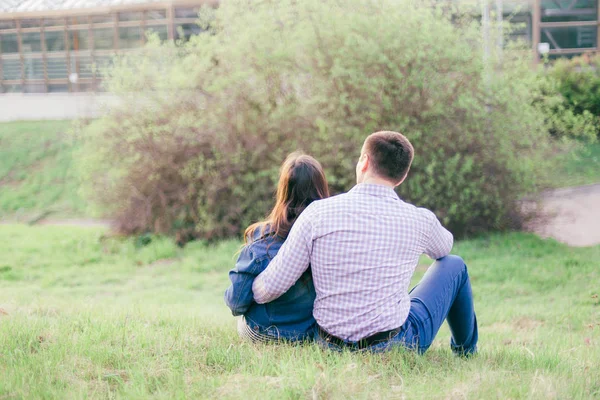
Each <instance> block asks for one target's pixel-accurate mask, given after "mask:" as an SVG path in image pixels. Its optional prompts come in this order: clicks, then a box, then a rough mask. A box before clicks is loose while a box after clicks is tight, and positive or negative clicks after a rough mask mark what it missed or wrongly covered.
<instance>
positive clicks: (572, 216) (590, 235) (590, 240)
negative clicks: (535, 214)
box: [529, 184, 600, 247]
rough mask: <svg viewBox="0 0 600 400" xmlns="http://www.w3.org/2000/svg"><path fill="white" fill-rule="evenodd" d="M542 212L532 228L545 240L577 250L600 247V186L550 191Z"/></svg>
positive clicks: (543, 202) (544, 198)
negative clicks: (550, 238)
mask: <svg viewBox="0 0 600 400" xmlns="http://www.w3.org/2000/svg"><path fill="white" fill-rule="evenodd" d="M542 212H543V214H545V216H544V217H543V218H542V219H540V220H538V221H535V222H533V223H532V224H530V226H529V230H531V231H532V232H534V233H536V234H538V235H540V236H541V237H552V238H554V239H556V240H558V241H560V242H563V243H566V244H568V245H570V246H576V247H583V246H593V245H597V244H600V184H595V185H588V186H580V187H574V188H566V189H558V190H553V191H549V192H547V193H546V194H544V196H543V199H542Z"/></svg>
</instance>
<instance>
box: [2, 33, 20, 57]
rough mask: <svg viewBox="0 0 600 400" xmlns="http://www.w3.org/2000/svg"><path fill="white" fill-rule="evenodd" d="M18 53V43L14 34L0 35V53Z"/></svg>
mask: <svg viewBox="0 0 600 400" xmlns="http://www.w3.org/2000/svg"><path fill="white" fill-rule="evenodd" d="M18 52H19V42H18V39H17V34H16V33H9V34H2V35H0V53H4V54H10V53H18Z"/></svg>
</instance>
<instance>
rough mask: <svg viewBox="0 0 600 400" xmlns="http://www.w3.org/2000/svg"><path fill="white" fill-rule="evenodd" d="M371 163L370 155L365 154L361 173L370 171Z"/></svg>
mask: <svg viewBox="0 0 600 400" xmlns="http://www.w3.org/2000/svg"><path fill="white" fill-rule="evenodd" d="M370 161H371V160H370V159H369V155H368V154H366V153H365V154H363V160H362V167H361V168H360V171H361V172H363V173H364V172H367V169H369V165H370V164H371V163H370Z"/></svg>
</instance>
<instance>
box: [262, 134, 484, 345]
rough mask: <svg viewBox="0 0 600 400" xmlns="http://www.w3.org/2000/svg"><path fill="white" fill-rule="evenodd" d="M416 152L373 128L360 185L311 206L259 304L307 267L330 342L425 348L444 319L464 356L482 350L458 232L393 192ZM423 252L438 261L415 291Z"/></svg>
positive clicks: (270, 272) (322, 336)
mask: <svg viewBox="0 0 600 400" xmlns="http://www.w3.org/2000/svg"><path fill="white" fill-rule="evenodd" d="M413 154H414V150H413V147H412V145H411V143H410V142H409V141H408V139H407V138H406V137H405V136H404V135H402V134H400V133H397V132H390V131H384V132H376V133H373V134H372V135H370V136H369V137H368V138H367V139H366V140H365V143H364V145H363V148H362V151H361V155H360V159H359V160H358V164H357V165H356V177H357V185H356V186H355V187H354V188H353V189H352V190H350V191H349V192H348V193H344V194H341V195H338V196H334V197H331V198H328V199H324V200H319V201H316V202H314V203H312V204H311V205H310V206H308V207H307V208H306V210H304V212H303V213H302V214H301V215H300V217H298V220H297V221H296V223H295V224H294V226H293V228H292V230H291V232H290V234H289V236H288V238H287V240H286V242H285V243H284V245H283V246H282V247H281V249H280V251H279V253H278V254H277V256H276V257H275V258H274V259H273V260H272V261H271V263H270V264H269V266H268V267H267V269H266V270H265V271H264V272H263V273H261V274H260V275H259V276H258V277H257V278H256V279H255V281H254V283H253V285H252V289H253V293H254V299H255V301H256V302H257V303H260V304H262V303H267V302H269V301H272V300H273V299H276V298H278V297H279V296H281V295H282V294H283V293H285V292H286V291H287V290H288V289H289V288H290V287H291V286H292V285H293V284H294V283H295V282H296V281H297V280H298V278H299V277H300V276H301V275H302V273H303V272H304V271H305V270H306V269H307V268H308V266H309V265H310V266H311V270H312V275H313V281H314V285H315V289H316V293H317V297H316V300H315V304H314V311H313V314H314V317H315V319H316V321H317V323H318V325H319V329H318V331H319V332H318V333H319V334H318V338H317V340H318V341H319V342H320V343H322V344H327V345H328V346H329V347H332V348H336V349H341V348H345V347H347V348H350V349H364V348H369V349H370V350H373V351H382V350H386V349H389V348H391V347H392V346H395V345H402V346H406V347H408V348H413V349H416V350H418V351H420V352H424V351H426V350H427V349H428V348H429V346H430V345H431V343H432V341H433V339H434V337H435V335H436V334H437V332H438V330H439V328H440V326H441V325H442V323H443V321H444V319H447V321H448V325H449V326H450V331H451V333H452V339H451V343H450V345H451V348H452V351H454V352H455V353H456V354H458V355H470V354H473V353H475V352H476V345H477V339H478V334H477V320H476V317H475V312H474V309H473V298H472V293H471V284H470V281H469V276H468V273H467V268H466V266H465V264H464V262H463V261H462V259H460V258H459V257H456V256H449V254H450V250H451V249H452V244H453V237H452V234H451V233H450V232H448V231H447V230H446V229H445V228H444V227H442V225H441V224H440V222H439V221H438V219H437V217H436V216H435V215H434V214H433V213H432V212H431V211H429V210H426V209H424V208H417V207H415V206H413V205H411V204H408V203H405V202H403V201H402V200H400V198H399V197H398V195H397V194H396V192H395V191H394V188H395V187H397V186H398V185H400V184H401V183H402V182H403V181H404V179H405V178H406V176H407V174H408V170H409V168H410V165H411V163H412V160H413ZM421 254H427V255H428V256H429V257H431V258H433V259H438V260H437V261H436V262H434V264H433V265H432V266H431V267H430V268H429V269H428V271H427V273H426V274H425V276H424V277H423V279H422V280H421V282H420V283H419V284H418V285H417V286H416V287H415V288H414V289H413V290H412V291H411V292H410V293H409V292H408V286H409V284H410V279H411V277H412V275H413V273H414V271H415V267H416V266H417V264H418V260H419V257H420V256H421Z"/></svg>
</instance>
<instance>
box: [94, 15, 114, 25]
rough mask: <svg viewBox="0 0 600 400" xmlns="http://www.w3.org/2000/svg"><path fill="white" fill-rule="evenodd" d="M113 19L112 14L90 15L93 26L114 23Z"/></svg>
mask: <svg viewBox="0 0 600 400" xmlns="http://www.w3.org/2000/svg"><path fill="white" fill-rule="evenodd" d="M114 20H115V19H114V18H113V16H112V14H99V15H92V22H93V23H94V24H102V23H105V22H114Z"/></svg>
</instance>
